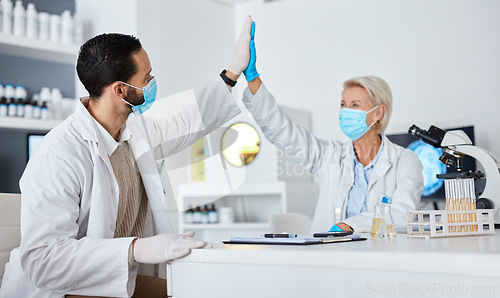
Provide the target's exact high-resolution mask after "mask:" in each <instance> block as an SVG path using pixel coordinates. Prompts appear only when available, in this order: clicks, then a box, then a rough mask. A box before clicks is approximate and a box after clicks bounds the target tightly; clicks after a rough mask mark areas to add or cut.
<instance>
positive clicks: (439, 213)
mask: <svg viewBox="0 0 500 298" xmlns="http://www.w3.org/2000/svg"><path fill="white" fill-rule="evenodd" d="M493 214H494V210H493V209H476V210H457V211H449V210H422V211H407V212H406V229H407V235H408V237H412V238H439V237H457V236H477V235H492V234H495V220H494V216H493ZM457 216H463V217H464V218H469V219H470V218H475V220H474V221H459V222H456V221H455V222H450V221H449V219H450V218H453V217H457Z"/></svg>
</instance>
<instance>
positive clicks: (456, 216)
mask: <svg viewBox="0 0 500 298" xmlns="http://www.w3.org/2000/svg"><path fill="white" fill-rule="evenodd" d="M453 194H454V195H453V210H455V211H459V210H460V192H459V180H458V179H454V180H453ZM454 219H455V220H454V222H460V214H458V213H455V214H454ZM455 232H461V227H460V226H455Z"/></svg>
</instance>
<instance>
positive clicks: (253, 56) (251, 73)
mask: <svg viewBox="0 0 500 298" xmlns="http://www.w3.org/2000/svg"><path fill="white" fill-rule="evenodd" d="M254 37H255V22H253V23H252V30H251V31H250V61H249V62H248V66H247V68H246V69H245V70H244V71H243V74H244V75H245V78H246V79H247V81H248V82H251V81H253V80H255V78H256V77H258V76H260V74H259V73H258V72H257V66H256V65H255V64H256V62H257V51H256V50H255V41H254Z"/></svg>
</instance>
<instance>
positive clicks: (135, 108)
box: [118, 77, 157, 116]
mask: <svg viewBox="0 0 500 298" xmlns="http://www.w3.org/2000/svg"><path fill="white" fill-rule="evenodd" d="M118 82H120V83H122V84H124V85H127V86H129V87H132V88H135V89H138V90H142V94H143V95H144V103H142V104H140V105H133V104H131V103H130V102H128V101H126V100H125V98H123V101H124V102H126V103H127V104H128V105H130V106H131V107H132V112H134V115H136V116H140V115H141V114H142V113H144V112H146V111H147V110H149V108H150V107H151V106H152V105H153V102H154V101H155V99H156V90H157V86H156V79H155V77H153V78H152V79H151V80H150V81H149V82H148V84H147V85H146V86H145V87H143V88H139V87H136V86H133V85H130V84H127V83H125V82H122V81H118Z"/></svg>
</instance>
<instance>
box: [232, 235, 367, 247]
mask: <svg viewBox="0 0 500 298" xmlns="http://www.w3.org/2000/svg"><path fill="white" fill-rule="evenodd" d="M366 239H367V238H364V237H360V236H359V235H352V236H346V237H335V238H303V237H298V238H261V237H258V238H242V237H231V240H225V241H222V243H224V244H268V245H312V244H327V243H338V242H352V241H363V240H366Z"/></svg>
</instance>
